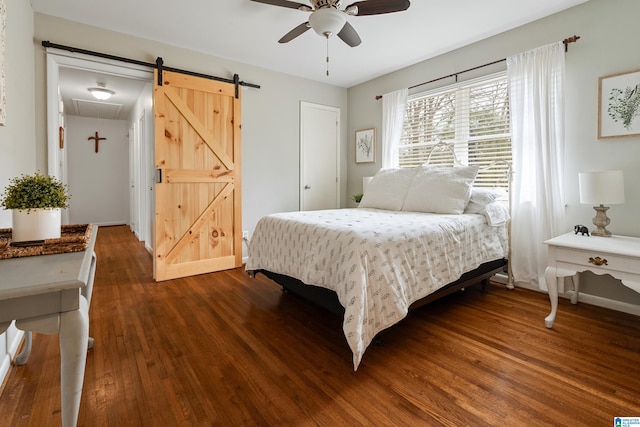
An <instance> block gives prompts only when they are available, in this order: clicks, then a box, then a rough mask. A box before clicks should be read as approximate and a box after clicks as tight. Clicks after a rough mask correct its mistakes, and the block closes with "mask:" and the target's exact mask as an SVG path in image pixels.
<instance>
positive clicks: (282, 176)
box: [34, 14, 347, 232]
mask: <svg viewBox="0 0 640 427" xmlns="http://www.w3.org/2000/svg"><path fill="white" fill-rule="evenodd" d="M34 40H35V41H34V42H35V49H36V68H35V72H36V101H37V105H38V109H37V112H36V113H37V114H36V119H37V135H36V136H37V145H36V147H37V159H38V165H40V167H41V168H46V164H47V153H46V93H45V86H46V80H45V78H46V69H45V64H46V61H45V53H44V49H43V48H42V46H41V42H42V40H48V41H50V42H52V43H57V44H62V45H68V46H73V47H79V48H83V49H87V50H93V51H97V52H102V53H108V54H111V55H117V56H121V57H127V58H132V59H137V60H140V61H145V62H151V63H154V62H155V60H156V57H162V58H163V59H164V64H165V65H166V66H167V67H175V68H182V69H186V70H192V71H197V72H200V73H204V74H210V75H215V76H220V77H225V78H232V77H233V74H236V73H237V74H238V75H239V76H240V79H241V80H243V81H245V82H249V83H255V84H259V85H260V86H261V88H260V89H250V88H244V89H243V93H242V97H243V99H242V185H243V229H245V230H249V231H250V232H252V231H253V228H254V226H255V223H256V222H257V220H258V219H259V218H260V217H262V216H264V215H265V214H268V213H272V212H279V211H280V212H281V211H292V210H297V209H298V206H299V188H298V182H299V155H300V154H299V115H300V113H299V110H300V101H308V102H313V103H317V104H323V105H329V106H333V107H338V108H340V110H341V122H342V123H344V125H343V128H342V137H341V139H342V142H343V146H342V148H341V150H342V154H343V156H344V155H346V141H347V127H346V123H347V90H346V89H343V88H338V87H335V86H330V85H327V84H322V83H318V82H314V81H311V80H306V79H301V78H297V77H292V76H289V75H286V74H282V73H276V72H273V71H268V70H265V69H262V68H258V67H254V66H250V65H247V64H242V63H239V62H234V61H229V60H225V59H221V58H216V57H214V56H210V55H206V54H203V53H199V52H194V51H190V50H187V49H182V48H178V47H175V46H170V45H166V44H162V43H158V42H154V41H151V40H145V39H141V38H136V37H132V36H128V35H125V34H121V33H116V32H112V31H107V30H103V29H100V28H95V27H90V26H86V25H83V24H80V23H76V22H71V21H66V20H63V19H59V18H55V17H52V16H48V15H42V14H36V15H35V37H34ZM346 170H347V169H346V164H343V166H342V171H341V181H342V190H341V195H342V198H343V202H342V204H343V205H344V204H346V198H347V193H346Z"/></svg>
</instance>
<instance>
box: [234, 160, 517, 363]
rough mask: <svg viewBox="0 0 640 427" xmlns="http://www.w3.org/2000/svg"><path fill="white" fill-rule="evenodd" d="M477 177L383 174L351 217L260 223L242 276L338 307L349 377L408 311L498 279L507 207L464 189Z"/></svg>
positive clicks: (319, 215)
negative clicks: (375, 342) (381, 335)
mask: <svg viewBox="0 0 640 427" xmlns="http://www.w3.org/2000/svg"><path fill="white" fill-rule="evenodd" d="M477 172H478V168H477V167H469V166H460V167H446V168H445V167H439V166H421V167H419V168H400V169H386V170H385V169H383V170H381V171H379V172H378V173H377V174H376V176H375V177H374V178H373V179H372V180H371V183H370V184H369V186H368V189H367V191H366V192H365V195H364V197H363V198H362V201H361V203H360V206H359V207H358V208H354V209H333V210H320V211H300V212H287V213H277V214H271V215H267V216H265V217H263V218H261V219H260V220H259V221H258V223H257V225H256V228H255V230H254V233H253V236H252V238H251V241H250V244H249V257H248V259H247V262H246V267H245V268H246V270H247V272H248V273H249V274H250V275H253V274H256V273H258V272H260V273H263V274H265V275H266V276H267V277H269V278H271V279H272V280H274V281H276V282H277V283H279V284H281V285H282V286H284V287H285V288H286V289H289V290H292V291H294V292H296V293H299V294H302V295H303V296H306V297H309V298H313V299H314V300H315V301H316V302H318V303H320V304H321V305H325V306H326V307H327V308H331V307H335V306H336V304H335V303H336V302H338V303H339V307H341V309H340V314H343V316H344V317H343V331H344V335H345V338H346V340H347V343H348V345H349V347H350V349H351V351H352V353H353V366H354V370H357V368H358V365H359V364H360V362H361V360H362V357H363V355H364V352H365V350H366V348H367V347H368V346H369V344H370V343H371V342H372V340H373V339H374V338H375V336H376V335H377V334H378V333H380V332H381V331H383V330H384V329H386V328H388V327H390V326H392V325H394V324H396V323H398V322H399V321H400V320H402V319H403V318H405V317H406V316H407V314H408V312H409V310H410V309H411V308H414V307H416V306H418V305H422V304H423V303H425V302H427V301H431V300H433V299H436V298H438V297H441V296H443V295H446V294H448V293H451V292H454V291H456V290H458V289H460V288H462V287H465V286H468V285H469V284H472V283H477V282H480V281H483V280H487V279H488V278H489V277H491V276H493V275H494V274H496V273H497V272H501V271H504V269H505V266H506V265H507V259H508V255H509V253H508V251H509V228H508V223H509V221H508V219H509V217H508V208H507V207H505V206H504V205H503V204H501V203H499V202H498V201H497V200H496V199H497V198H498V197H499V194H498V192H492V191H490V190H486V189H476V188H473V181H474V179H475V177H476V175H477ZM327 297H328V298H327ZM318 298H319V299H318ZM334 311H335V310H334Z"/></svg>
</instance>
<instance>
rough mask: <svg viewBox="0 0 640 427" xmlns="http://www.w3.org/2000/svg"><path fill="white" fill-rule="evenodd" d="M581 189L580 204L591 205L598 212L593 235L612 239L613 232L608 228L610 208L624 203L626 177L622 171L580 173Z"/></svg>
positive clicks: (594, 218)
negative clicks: (608, 211)
mask: <svg viewBox="0 0 640 427" xmlns="http://www.w3.org/2000/svg"><path fill="white" fill-rule="evenodd" d="M578 183H579V187H580V203H585V204H588V203H591V204H595V205H598V206H594V207H593V209H595V210H596V216H595V217H593V225H595V226H596V230H594V231H593V232H592V233H591V235H592V236H600V237H611V232H610V231H609V230H607V229H606V226H607V225H609V224H610V223H611V220H610V219H609V218H608V217H607V210H608V209H609V207H608V206H604V205H605V204H608V205H614V204H619V203H624V176H623V174H622V171H621V170H612V171H602V172H580V173H579V174H578Z"/></svg>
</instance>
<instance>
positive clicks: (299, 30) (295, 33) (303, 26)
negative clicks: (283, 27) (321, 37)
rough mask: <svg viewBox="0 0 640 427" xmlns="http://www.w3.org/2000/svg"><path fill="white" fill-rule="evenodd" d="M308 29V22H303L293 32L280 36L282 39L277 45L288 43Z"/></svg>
mask: <svg viewBox="0 0 640 427" xmlns="http://www.w3.org/2000/svg"><path fill="white" fill-rule="evenodd" d="M309 28H311V27H310V26H309V23H308V22H303V23H302V24H300V25H298V26H297V27H295V28H294V29H293V30H291V31H289V32H288V33H287V34H285V35H284V36H282V38H281V39H280V40H278V43H288V42H290V41H291V40H293V39H295V38H296V37H298V36H299V35H300V34H302V33H304V32H305V31H307V30H308V29H309Z"/></svg>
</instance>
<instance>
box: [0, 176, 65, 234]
mask: <svg viewBox="0 0 640 427" xmlns="http://www.w3.org/2000/svg"><path fill="white" fill-rule="evenodd" d="M69 197H70V196H69V194H68V187H67V186H65V185H64V184H62V183H61V182H60V181H58V180H57V179H56V178H55V177H51V176H44V175H41V174H40V173H39V172H36V173H35V174H33V175H21V176H19V177H16V178H12V179H10V181H9V185H8V186H7V187H6V188H5V190H4V193H3V194H2V198H1V199H0V205H1V206H2V207H4V208H5V209H12V210H13V212H12V217H13V228H12V236H11V239H12V241H14V242H25V241H32V240H44V239H56V238H59V237H60V224H61V215H60V212H61V209H64V208H67V207H68V206H69Z"/></svg>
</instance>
